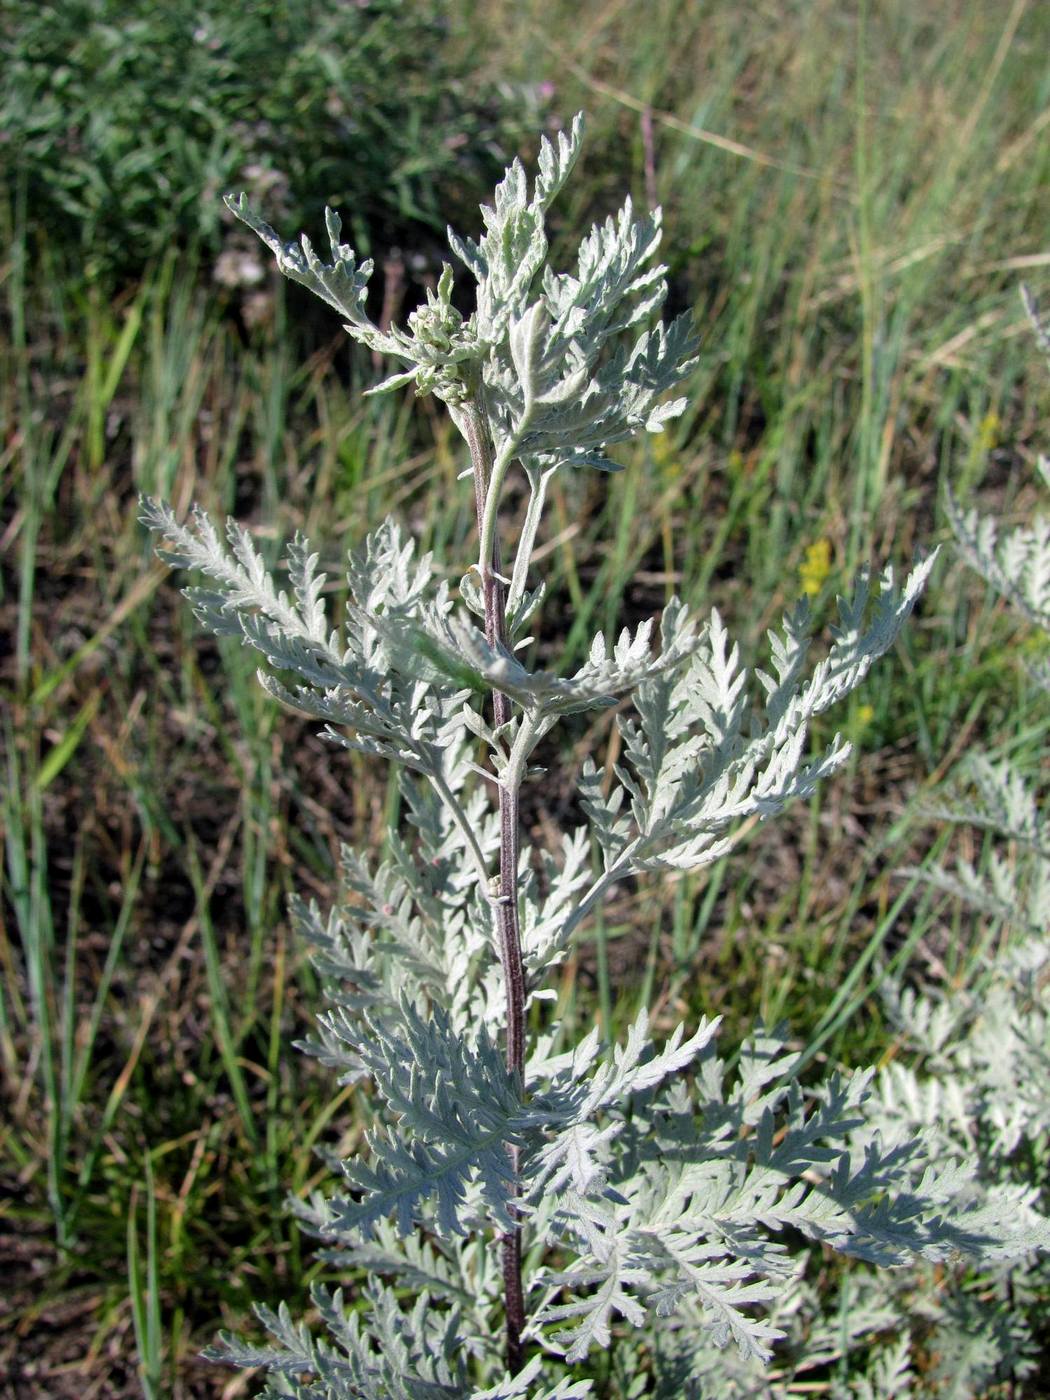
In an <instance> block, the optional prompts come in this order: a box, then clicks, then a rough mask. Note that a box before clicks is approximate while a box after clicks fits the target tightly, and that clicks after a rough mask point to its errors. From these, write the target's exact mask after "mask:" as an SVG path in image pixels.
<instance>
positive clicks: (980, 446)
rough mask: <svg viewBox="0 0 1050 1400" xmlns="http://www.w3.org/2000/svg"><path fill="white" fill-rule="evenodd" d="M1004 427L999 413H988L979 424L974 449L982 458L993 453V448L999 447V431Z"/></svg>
mask: <svg viewBox="0 0 1050 1400" xmlns="http://www.w3.org/2000/svg"><path fill="white" fill-rule="evenodd" d="M1001 427H1002V420H1001V419H1000V417H999V415H998V413H986V414H985V415H984V417H983V418H982V419H981V421H980V422H979V423H978V424H977V432H976V433H975V434H974V448H975V450H976V451H977V453H978V454H979V455H980V456H982V457H983V456H984V455H985V454H986V453H988V452H991V450H992V448H993V447H997V446H998V445H999V429H1000V428H1001Z"/></svg>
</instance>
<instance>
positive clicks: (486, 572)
mask: <svg viewBox="0 0 1050 1400" xmlns="http://www.w3.org/2000/svg"><path fill="white" fill-rule="evenodd" d="M458 418H459V422H460V425H461V428H462V431H463V434H464V436H465V437H466V439H467V445H468V446H469V448H470V460H471V465H472V466H473V469H474V496H475V503H476V505H477V512H478V537H479V539H480V540H481V542H482V546H483V547H482V551H481V557H480V559H479V561H478V568H479V570H480V572H481V591H482V597H483V599H484V603H485V638H486V640H487V641H488V643H489V645H490V646H497V645H500V646H506V645H507V611H506V591H505V588H504V585H503V582H502V579H501V577H500V552H499V540H498V537H497V535H496V533H495V530H494V529H493V527H492V522H493V521H494V517H495V510H496V506H497V504H498V503H497V502H495V501H490V500H489V489H490V485H491V484H492V467H493V454H492V439H491V436H490V434H489V425H488V420H487V418H486V416H485V413H484V410H483V409H482V407H481V405H480V404H479V403H478V401H477V400H476V399H471V400H468V401H467V402H466V403H464V404H462V405H460V406H459V413H458ZM498 486H499V483H496V489H497V490H498ZM492 712H493V719H494V721H495V724H496V726H497V728H498V727H499V726H500V725H501V724H506V723H507V722H508V720H509V719H510V717H511V712H510V701H509V700H508V699H507V697H506V696H505V695H504V694H502V693H501V692H500V691H493V693H492ZM520 787H521V765H520V764H516V763H515V764H508V766H507V769H506V770H505V772H504V775H503V779H502V781H501V782H500V787H499V823H500V850H499V890H498V892H497V894H496V898H495V901H494V908H495V911H496V932H497V938H498V941H499V951H500V961H501V963H502V965H503V984H504V988H505V991H506V997H507V1068H508V1070H510V1072H511V1074H516V1075H517V1076H518V1077H519V1079H520V1080H521V1081H522V1082H524V1078H525V968H524V965H523V963H522V957H521V930H520V927H519V923H518V856H519V850H520V844H521V832H520V822H521V817H520V811H519V801H518V795H519V791H520ZM507 1152H508V1155H509V1156H510V1162H511V1170H512V1172H513V1174H514V1191H513V1194H515V1195H516V1194H517V1190H518V1177H519V1163H518V1149H517V1147H515V1146H513V1145H511V1144H508V1147H507ZM511 1211H512V1213H515V1212H514V1208H513V1206H512V1207H511ZM500 1251H501V1255H502V1266H503V1294H504V1305H505V1311H506V1324H507V1367H508V1369H509V1371H510V1373H511V1375H516V1374H517V1372H518V1371H520V1370H521V1368H522V1365H523V1363H524V1348H523V1346H522V1340H521V1339H522V1333H523V1332H524V1330H525V1294H524V1290H523V1288H522V1281H521V1227H520V1226H516V1227H515V1228H514V1229H513V1230H508V1231H507V1232H506V1233H505V1234H504V1235H502V1236H501V1238H500Z"/></svg>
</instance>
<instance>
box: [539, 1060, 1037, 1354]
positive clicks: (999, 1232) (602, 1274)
mask: <svg viewBox="0 0 1050 1400" xmlns="http://www.w3.org/2000/svg"><path fill="white" fill-rule="evenodd" d="M764 1041H765V1044H764V1048H763V1050H762V1053H761V1054H760V1055H759V1056H758V1057H757V1058H755V1057H751V1060H750V1062H751V1063H752V1064H753V1065H754V1066H755V1067H756V1068H758V1067H761V1069H760V1074H759V1077H758V1079H757V1081H755V1080H753V1081H752V1082H753V1084H754V1087H753V1088H750V1089H742V1090H741V1092H740V1093H739V1095H733V1096H730V1097H728V1098H727V1096H726V1095H725V1090H724V1070H723V1069H722V1068H721V1067H719V1066H718V1065H717V1064H715V1065H714V1066H712V1072H710V1073H708V1074H707V1075H701V1076H700V1078H699V1080H698V1087H699V1088H701V1092H703V1086H705V1085H706V1086H708V1091H710V1088H711V1087H713V1088H714V1092H715V1098H714V1099H713V1101H712V1100H706V1101H705V1100H704V1098H703V1097H701V1099H700V1102H699V1103H698V1104H697V1105H696V1107H695V1108H694V1109H693V1110H692V1111H690V1112H685V1111H683V1110H684V1108H685V1105H678V1107H677V1109H676V1112H675V1114H674V1116H673V1118H672V1119H670V1120H668V1124H667V1128H668V1130H669V1131H668V1132H667V1135H666V1136H665V1135H664V1129H663V1128H662V1126H661V1119H660V1113H659V1109H658V1110H657V1113H656V1117H655V1118H653V1117H651V1116H650V1117H649V1118H646V1117H645V1116H644V1115H643V1117H642V1118H641V1119H640V1120H639V1121H638V1122H637V1124H635V1123H633V1122H631V1121H628V1122H626V1123H625V1124H624V1126H623V1129H622V1130H621V1132H620V1134H619V1136H618V1145H619V1149H620V1150H619V1151H618V1153H616V1154H611V1155H609V1156H608V1157H607V1161H606V1162H605V1164H604V1166H605V1170H604V1171H603V1172H602V1173H601V1174H600V1175H596V1176H594V1177H593V1186H592V1190H593V1191H594V1195H593V1197H592V1196H590V1195H583V1194H581V1193H580V1192H579V1191H577V1190H576V1189H575V1188H573V1187H568V1186H567V1187H565V1188H564V1191H563V1194H562V1195H561V1196H560V1197H559V1198H558V1203H557V1206H556V1210H555V1216H554V1222H553V1228H554V1232H555V1238H556V1239H557V1240H558V1242H559V1244H560V1246H561V1248H562V1249H563V1250H565V1251H567V1252H570V1253H573V1254H575V1255H576V1256H577V1262H575V1263H573V1264H572V1265H571V1266H570V1267H569V1268H567V1269H562V1270H561V1271H560V1272H559V1273H558V1274H556V1275H551V1276H549V1277H548V1278H547V1280H546V1281H547V1283H548V1284H549V1286H550V1287H551V1288H552V1289H554V1288H558V1287H561V1288H567V1289H569V1291H570V1292H572V1293H576V1294H579V1295H580V1296H578V1297H577V1298H576V1299H575V1301H573V1302H572V1303H564V1304H563V1303H554V1302H552V1303H551V1304H550V1306H549V1308H545V1309H544V1311H543V1312H542V1314H541V1317H542V1318H543V1319H545V1320H547V1321H549V1322H550V1323H552V1324H555V1323H559V1322H562V1321H564V1320H566V1319H567V1318H569V1317H574V1316H578V1317H580V1318H581V1319H582V1321H581V1322H580V1323H579V1324H578V1325H577V1326H576V1328H575V1329H574V1330H572V1331H571V1332H570V1333H568V1334H560V1333H559V1334H558V1336H557V1338H556V1340H557V1344H558V1346H559V1348H560V1347H565V1348H567V1352H566V1354H567V1355H571V1356H572V1357H574V1358H577V1359H578V1358H579V1357H581V1356H582V1355H584V1354H585V1352H586V1349H587V1348H588V1347H589V1346H591V1345H592V1344H595V1343H597V1344H601V1340H602V1338H603V1337H605V1336H606V1335H607V1334H608V1329H609V1327H610V1325H611V1322H612V1318H613V1316H614V1314H616V1313H619V1314H620V1315H622V1316H625V1317H627V1318H628V1319H629V1320H634V1321H636V1324H637V1322H638V1315H637V1314H638V1309H640V1308H655V1309H657V1310H659V1309H663V1310H673V1309H674V1307H675V1306H676V1305H677V1303H678V1302H680V1301H681V1300H682V1299H684V1298H686V1297H690V1298H692V1300H693V1303H694V1304H696V1305H697V1306H699V1307H700V1308H701V1310H702V1312H703V1314H704V1316H705V1319H706V1325H707V1326H709V1327H710V1328H711V1330H712V1336H713V1337H714V1338H715V1339H716V1340H717V1341H718V1344H722V1343H723V1342H725V1341H727V1340H729V1339H732V1340H733V1341H734V1342H735V1343H736V1345H737V1346H738V1347H740V1348H741V1349H742V1351H743V1352H744V1353H745V1354H746V1355H753V1356H755V1357H756V1358H767V1357H768V1356H769V1354H770V1348H771V1345H772V1342H773V1341H774V1340H775V1339H776V1335H777V1333H776V1329H775V1328H771V1327H770V1325H769V1324H768V1323H767V1322H766V1321H764V1320H763V1318H762V1317H761V1316H755V1315H754V1312H753V1309H754V1307H755V1306H756V1305H762V1304H764V1303H766V1302H768V1300H769V1299H770V1297H771V1296H772V1293H773V1290H774V1287H775V1284H776V1281H777V1280H778V1279H779V1278H781V1277H782V1276H783V1275H784V1273H785V1271H786V1270H788V1268H789V1261H788V1258H787V1256H786V1254H785V1251H784V1248H783V1246H782V1244H780V1243H779V1241H778V1240H777V1239H776V1238H775V1237H774V1236H775V1234H776V1232H779V1231H783V1230H787V1229H794V1230H799V1231H801V1232H802V1233H803V1234H805V1235H806V1236H808V1237H809V1238H811V1239H813V1240H814V1241H818V1242H822V1243H825V1244H828V1245H831V1246H832V1247H834V1248H835V1249H837V1250H840V1251H842V1252H844V1253H847V1254H852V1255H854V1256H855V1257H858V1258H860V1259H865V1260H869V1261H871V1262H874V1263H879V1264H881V1265H883V1266H886V1265H891V1266H892V1265H901V1264H903V1263H906V1262H908V1261H910V1260H914V1259H916V1258H928V1259H932V1260H940V1261H944V1260H950V1259H953V1258H955V1257H957V1256H959V1255H960V1254H968V1255H971V1256H979V1257H982V1258H984V1259H986V1260H987V1261H988V1262H994V1261H996V1260H999V1259H1003V1258H1010V1257H1012V1258H1018V1257H1022V1256H1023V1255H1024V1254H1025V1253H1026V1251H1027V1250H1029V1249H1032V1248H1036V1247H1045V1246H1046V1244H1047V1242H1050V1226H1048V1223H1047V1221H1046V1220H1045V1219H1043V1218H1042V1217H1041V1216H1039V1215H1038V1214H1037V1213H1036V1212H1035V1211H1033V1209H1032V1200H1031V1193H1025V1192H1024V1191H1016V1190H1012V1189H1009V1188H1000V1189H998V1190H997V1191H996V1192H995V1193H994V1196H993V1197H992V1198H984V1197H982V1196H981V1195H980V1194H979V1193H978V1194H974V1191H973V1182H974V1164H973V1163H972V1162H967V1161H965V1160H963V1159H956V1160H953V1159H952V1158H951V1157H948V1158H945V1157H944V1156H943V1153H942V1154H941V1157H940V1160H938V1157H937V1151H936V1148H935V1144H934V1141H933V1140H932V1139H930V1140H927V1141H924V1140H923V1135H922V1134H921V1133H918V1132H914V1131H913V1132H912V1134H911V1135H910V1137H908V1138H907V1139H903V1138H902V1139H901V1140H899V1141H895V1142H894V1143H892V1144H890V1145H886V1144H883V1143H882V1142H881V1141H880V1140H879V1139H878V1138H877V1137H875V1136H872V1135H871V1133H870V1132H869V1129H868V1119H867V1114H866V1112H865V1106H866V1104H867V1102H868V1100H869V1099H870V1097H871V1077H872V1076H871V1072H867V1073H858V1074H854V1075H851V1076H845V1077H844V1076H832V1077H831V1079H829V1080H828V1082H827V1084H826V1085H824V1086H823V1087H822V1088H821V1089H820V1090H819V1091H817V1092H816V1093H815V1096H814V1099H813V1101H812V1103H807V1101H806V1097H805V1096H804V1095H803V1094H802V1091H801V1090H800V1088H799V1086H798V1085H797V1083H795V1082H793V1081H792V1080H790V1079H785V1080H784V1081H783V1082H782V1083H781V1085H780V1086H776V1085H774V1086H773V1087H772V1088H765V1087H763V1086H764V1085H769V1084H772V1079H773V1077H774V1076H775V1074H776V1073H777V1072H778V1071H779V1072H780V1073H781V1074H783V1075H787V1074H788V1073H789V1072H790V1065H791V1062H792V1058H793V1057H792V1056H790V1055H785V1054H784V1053H783V1052H784V1045H783V1040H782V1039H778V1037H776V1036H769V1035H766V1036H765V1037H764ZM756 1088H757V1090H758V1100H757V1102H756V1098H755V1089H756ZM697 1111H699V1113H700V1115H701V1117H700V1118H699V1119H698V1118H697V1116H696V1115H697ZM748 1128H750V1130H749V1131H748ZM653 1147H655V1148H656V1149H657V1150H656V1151H655V1152H654V1151H653V1150H652V1149H653ZM935 1161H936V1162H937V1165H933V1163H934V1162H935Z"/></svg>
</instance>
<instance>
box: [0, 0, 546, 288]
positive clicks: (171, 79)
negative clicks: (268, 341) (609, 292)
mask: <svg viewBox="0 0 1050 1400" xmlns="http://www.w3.org/2000/svg"><path fill="white" fill-rule="evenodd" d="M452 14H453V7H452V6H451V5H449V4H448V3H446V0H413V2H412V3H404V0H362V2H361V3H354V2H353V0H335V3H328V4H319V3H317V0H267V3H262V4H253V5H249V6H246V7H244V8H243V9H242V8H236V7H232V6H214V7H208V6H202V5H200V4H197V3H192V2H191V0H167V3H163V4H160V3H158V2H157V0H119V3H118V0H64V2H63V3H61V4H49V5H39V4H35V3H32V0H13V3H11V4H10V5H8V6H6V7H5V18H4V19H3V20H2V21H0V25H2V32H3V39H4V44H5V48H6V50H7V53H8V55H9V57H8V64H7V70H6V75H5V82H4V89H3V95H2V96H0V131H2V133H3V137H2V143H0V175H2V178H3V179H4V181H5V183H6V184H7V185H8V187H9V188H12V189H18V188H21V189H22V190H24V193H25V199H26V211H27V222H28V225H29V229H30V232H31V233H32V234H35V235H38V236H39V235H44V236H46V238H47V239H48V240H49V241H52V242H54V243H55V244H56V245H58V246H59V247H60V248H62V249H63V250H65V249H68V250H69V252H70V253H71V254H73V253H75V254H76V255H77V257H78V258H79V259H80V260H81V261H84V262H85V263H86V265H87V267H88V270H89V272H90V273H92V274H93V275H95V276H98V275H100V274H102V275H104V274H110V275H113V274H116V275H124V276H128V275H134V274H135V273H136V272H137V271H138V270H139V269H140V268H141V266H142V265H143V263H144V262H145V261H146V260H148V259H149V258H150V257H152V256H154V255H156V254H157V253H159V252H160V251H162V250H164V249H166V248H167V247H169V246H170V245H171V243H172V242H173V241H174V242H177V243H179V244H180V245H194V244H198V245H204V246H206V247H208V248H211V249H214V248H215V247H216V246H217V244H218V241H219V237H220V232H221V228H222V219H221V210H222V204H221V201H220V199H219V195H220V194H221V193H222V192H223V191H225V190H226V189H228V188H230V187H232V186H238V187H243V186H245V185H247V186H248V187H249V188H251V187H255V188H256V189H260V190H261V189H265V190H266V191H267V199H268V203H269V204H270V205H271V207H272V205H273V203H274V200H275V197H277V196H279V197H280V200H279V202H280V204H281V205H282V206H283V210H282V212H286V213H287V214H288V216H289V217H290V218H292V219H297V218H300V217H303V216H305V214H306V213H307V211H312V210H314V209H316V208H317V207H318V206H319V205H323V204H325V203H330V204H333V205H339V206H340V207H342V208H344V209H346V210H348V211H350V214H351V218H352V221H353V236H354V239H355V241H356V244H357V246H358V247H360V248H364V249H369V248H370V247H373V246H376V245H380V246H383V247H386V246H389V245H391V244H400V245H401V246H408V247H413V246H418V245H419V243H420V241H421V239H422V238H424V237H425V235H426V232H427V231H428V230H437V231H439V232H440V231H442V230H443V229H444V226H445V223H446V221H447V220H448V219H449V218H454V217H456V216H457V215H458V214H459V213H460V212H461V210H462V209H463V208H464V207H466V208H470V207H473V206H475V205H476V203H477V199H478V197H479V196H480V195H481V194H482V193H483V192H484V190H485V189H487V188H489V187H490V184H491V180H492V177H493V174H494V173H498V171H499V170H500V169H501V168H502V165H503V163H504V156H505V154H506V149H505V148H506V147H508V146H513V145H515V144H516V142H517V140H518V137H519V135H520V133H521V132H522V131H523V130H526V129H528V130H531V129H532V125H533V120H532V114H531V113H530V111H529V106H530V103H529V102H528V101H527V100H526V101H523V100H522V98H523V94H522V93H521V92H520V91H518V92H516V94H515V100H514V103H513V104H509V103H508V104H506V106H505V104H504V101H503V94H502V92H501V90H499V89H497V88H496V87H494V86H492V85H488V86H485V85H483V84H482V85H480V86H479V85H478V84H476V83H475V82H474V81H473V80H472V78H471V72H470V69H471V60H470V54H469V49H468V48H467V47H466V46H465V45H460V46H459V47H460V53H461V56H460V57H458V58H454V57H453V54H452V48H453V46H452V45H451V44H450V42H449V40H450V38H451V37H452V23H451V20H450V16H451V15H452ZM525 96H526V97H527V94H526V95H525ZM512 106H513V109H514V114H513V115H512V114H511V107H512ZM523 123H524V125H523Z"/></svg>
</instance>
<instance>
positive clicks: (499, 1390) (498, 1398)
mask: <svg viewBox="0 0 1050 1400" xmlns="http://www.w3.org/2000/svg"><path fill="white" fill-rule="evenodd" d="M542 1367H543V1362H542V1358H541V1357H539V1356H534V1357H533V1358H532V1360H531V1361H530V1362H529V1364H528V1365H527V1366H526V1367H525V1369H524V1370H523V1371H519V1372H518V1374H517V1375H516V1376H514V1377H513V1379H512V1378H511V1377H510V1376H508V1377H506V1379H504V1380H502V1381H500V1382H499V1383H498V1384H497V1385H494V1386H490V1387H489V1388H488V1389H487V1390H474V1391H471V1394H470V1400H584V1397H585V1396H588V1395H592V1394H593V1393H594V1392H593V1390H592V1387H591V1382H590V1381H569V1380H563V1381H558V1383H557V1384H556V1385H554V1386H551V1387H547V1386H544V1385H543V1381H542V1375H541V1372H542ZM537 1387H539V1388H537Z"/></svg>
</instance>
